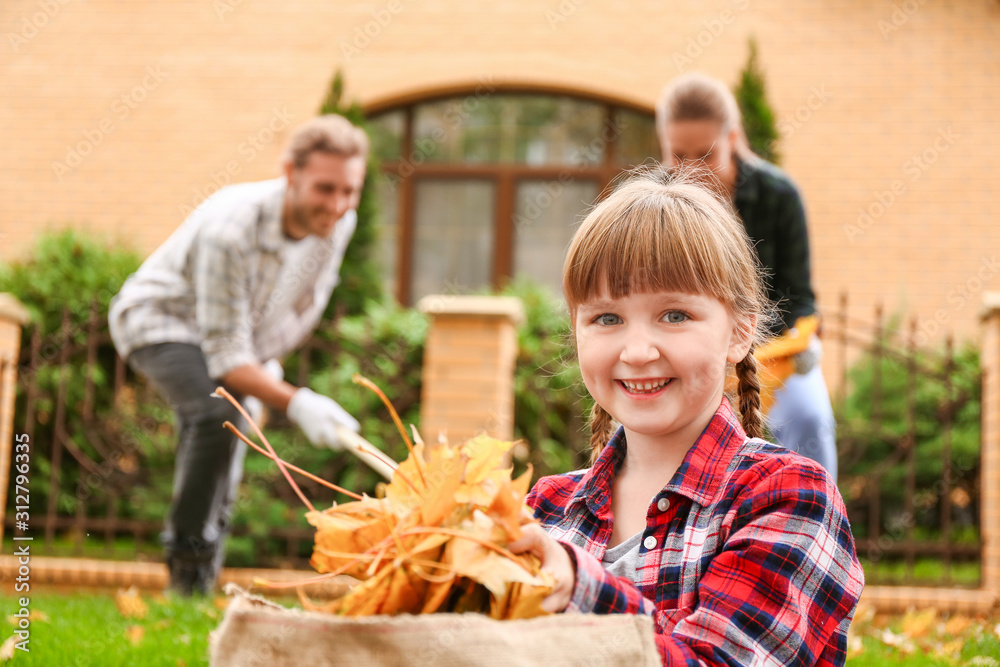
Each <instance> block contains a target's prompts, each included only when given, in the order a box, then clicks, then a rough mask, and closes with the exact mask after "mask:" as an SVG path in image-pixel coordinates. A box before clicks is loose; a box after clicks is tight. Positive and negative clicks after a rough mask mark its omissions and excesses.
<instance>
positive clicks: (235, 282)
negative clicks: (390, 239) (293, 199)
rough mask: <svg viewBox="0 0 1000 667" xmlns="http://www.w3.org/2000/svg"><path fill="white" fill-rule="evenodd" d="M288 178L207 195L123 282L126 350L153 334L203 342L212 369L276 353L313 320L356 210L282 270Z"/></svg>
mask: <svg viewBox="0 0 1000 667" xmlns="http://www.w3.org/2000/svg"><path fill="white" fill-rule="evenodd" d="M286 188H287V183H286V181H285V179H284V178H280V179H275V180H271V181H261V182H257V183H241V184H239V185H233V186H230V187H227V188H223V189H222V190H219V191H218V192H217V193H215V194H214V195H212V196H211V197H209V198H208V199H206V200H205V201H204V202H203V203H202V204H201V206H199V207H198V208H197V209H196V210H195V211H194V213H192V214H191V215H190V216H189V217H188V219H187V220H185V221H184V224H182V225H181V226H180V227H179V228H178V229H177V231H175V232H174V233H173V235H172V236H171V237H170V238H169V239H167V241H166V242H165V243H164V244H163V245H162V246H160V248H159V249H158V250H156V252H154V253H153V254H152V255H150V257H149V258H148V259H147V260H146V261H145V262H144V263H143V265H142V266H141V267H140V268H139V270H138V271H136V272H135V273H134V274H133V275H132V276H130V277H129V279H128V280H127V281H126V282H125V285H124V286H123V287H122V289H121V291H120V292H119V293H118V295H117V296H116V297H115V298H114V300H113V301H112V302H111V309H110V313H109V315H108V322H109V325H110V328H111V336H112V338H113V339H114V342H115V347H116V348H117V349H118V353H119V354H121V356H122V357H128V355H129V354H130V353H131V352H132V351H134V350H137V349H138V348H140V347H144V346H147V345H154V344H156V343H190V344H192V345H200V346H201V348H202V351H203V352H204V353H205V359H206V361H207V364H208V372H209V375H210V376H211V377H214V378H221V377H222V376H223V375H225V374H226V373H228V372H229V371H231V370H233V369H235V368H238V367H240V366H245V365H247V364H250V363H257V362H264V361H267V360H268V359H273V358H276V357H281V356H284V355H285V354H287V353H288V352H290V351H291V350H293V349H294V348H295V347H296V346H297V345H298V344H299V343H301V342H302V341H303V340H304V339H305V338H306V337H307V336H308V335H309V334H310V333H311V332H312V330H313V328H314V327H315V326H316V324H317V323H318V322H319V319H320V317H321V316H322V314H323V311H324V310H325V308H326V304H327V302H328V301H329V299H330V294H331V293H332V292H333V289H334V287H336V286H337V283H338V282H339V272H340V264H341V261H342V260H343V257H344V252H345V251H346V249H347V244H348V243H349V242H350V240H351V236H352V235H353V234H354V229H355V226H356V225H357V216H356V214H355V212H354V211H348V212H347V214H346V215H345V216H344V217H343V218H341V219H340V220H339V221H338V222H337V225H336V227H334V230H333V233H332V234H330V236H329V237H327V238H322V239H314V240H313V239H312V237H310V240H313V241H314V242H313V245H312V247H311V250H310V252H309V254H308V255H307V256H306V257H305V258H304V259H303V260H302V261H301V262H299V263H298V264H297V265H296V266H294V267H290V270H284V269H285V267H284V263H285V262H284V247H283V245H284V240H283V232H282V229H281V215H282V208H283V206H284V200H285V190H286Z"/></svg>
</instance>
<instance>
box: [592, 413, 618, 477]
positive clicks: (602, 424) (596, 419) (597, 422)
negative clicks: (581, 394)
mask: <svg viewBox="0 0 1000 667" xmlns="http://www.w3.org/2000/svg"><path fill="white" fill-rule="evenodd" d="M612 435H614V421H613V420H612V419H611V415H610V414H608V411H607V410H605V409H604V408H602V407H601V406H600V405H598V404H597V403H594V408H593V410H591V411H590V465H594V463H595V462H596V461H597V457H598V456H600V454H601V450H602V449H604V446H605V445H607V444H608V440H610V439H611V436H612Z"/></svg>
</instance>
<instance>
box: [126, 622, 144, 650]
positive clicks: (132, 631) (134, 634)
mask: <svg viewBox="0 0 1000 667" xmlns="http://www.w3.org/2000/svg"><path fill="white" fill-rule="evenodd" d="M145 636H146V629H145V628H144V627H142V626H141V625H130V626H128V627H127V628H125V638H126V639H128V640H129V642H131V644H132V646H138V645H139V644H141V643H142V638H143V637H145Z"/></svg>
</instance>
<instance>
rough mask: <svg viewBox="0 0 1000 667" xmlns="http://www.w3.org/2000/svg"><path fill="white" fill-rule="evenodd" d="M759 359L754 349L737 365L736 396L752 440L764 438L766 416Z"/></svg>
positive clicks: (744, 426) (745, 426) (743, 421)
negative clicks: (762, 408) (737, 382)
mask: <svg viewBox="0 0 1000 667" xmlns="http://www.w3.org/2000/svg"><path fill="white" fill-rule="evenodd" d="M757 369H758V366H757V357H755V356H754V355H753V347H751V348H750V351H749V352H747V356H745V357H743V360H742V361H740V362H739V363H738V364H736V378H737V380H738V381H739V384H737V386H736V395H737V397H738V398H739V403H740V421H741V422H742V423H743V430H744V431H746V432H747V435H749V436H750V437H751V438H763V437H764V415H763V414H761V411H760V378H759V377H758V375H757Z"/></svg>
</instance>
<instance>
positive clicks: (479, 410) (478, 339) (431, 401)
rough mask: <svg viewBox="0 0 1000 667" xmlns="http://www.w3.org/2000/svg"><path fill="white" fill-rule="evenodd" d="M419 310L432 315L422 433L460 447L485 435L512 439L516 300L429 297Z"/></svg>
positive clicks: (518, 309)
mask: <svg viewBox="0 0 1000 667" xmlns="http://www.w3.org/2000/svg"><path fill="white" fill-rule="evenodd" d="M417 308H418V309H419V310H421V311H422V312H425V313H427V314H429V315H430V317H431V326H430V331H429V333H428V334H427V342H426V344H425V347H424V369H423V389H422V393H421V401H420V432H421V435H422V436H423V437H424V439H425V440H426V441H427V442H428V443H430V442H437V441H438V439H439V438H440V437H442V436H443V437H445V438H446V439H447V440H448V442H451V443H452V444H457V443H460V442H463V441H465V440H467V439H468V438H470V437H472V436H474V435H477V434H478V433H482V432H485V433H487V434H488V435H490V436H492V437H494V438H498V439H500V440H511V439H513V437H514V366H515V363H516V361H517V325H518V323H520V322H521V320H523V319H524V308H523V306H522V305H521V301H520V300H519V299H517V298H515V297H497V296H492V297H491V296H453V295H441V296H438V295H431V296H426V297H424V298H423V299H421V300H420V302H419V303H418V304H417Z"/></svg>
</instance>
